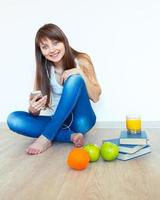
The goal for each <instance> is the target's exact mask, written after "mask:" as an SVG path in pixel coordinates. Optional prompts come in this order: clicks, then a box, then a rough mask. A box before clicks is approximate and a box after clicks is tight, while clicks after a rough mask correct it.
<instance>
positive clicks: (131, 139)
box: [119, 130, 149, 145]
mask: <svg viewBox="0 0 160 200" xmlns="http://www.w3.org/2000/svg"><path fill="white" fill-rule="evenodd" d="M148 141H149V139H148V135H147V133H146V132H145V131H141V132H140V133H137V134H134V133H128V131H127V130H124V131H121V133H120V140H119V143H120V144H130V145H147V144H148Z"/></svg>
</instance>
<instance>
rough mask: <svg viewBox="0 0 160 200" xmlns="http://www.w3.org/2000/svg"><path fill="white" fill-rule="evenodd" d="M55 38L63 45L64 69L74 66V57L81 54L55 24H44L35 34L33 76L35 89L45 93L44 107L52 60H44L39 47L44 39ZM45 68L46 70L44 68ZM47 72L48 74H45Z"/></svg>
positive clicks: (48, 93) (48, 100)
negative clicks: (34, 75)
mask: <svg viewBox="0 0 160 200" xmlns="http://www.w3.org/2000/svg"><path fill="white" fill-rule="evenodd" d="M47 38H48V39H50V40H57V41H59V42H63V44H64V47H65V54H64V56H63V60H62V62H63V66H64V67H65V68H64V70H67V69H72V68H75V67H76V63H75V58H76V57H77V56H78V55H80V54H83V53H81V52H78V51H76V50H74V49H73V48H71V47H70V45H69V42H68V39H67V37H66V36H65V34H64V32H63V31H62V30H61V29H60V28H59V27H58V26H57V25H55V24H45V25H44V26H42V27H41V28H40V29H39V30H38V31H37V34H36V37H35V57H36V77H35V88H36V90H41V91H42V94H43V95H47V97H48V98H47V103H46V107H50V106H49V103H50V100H51V99H50V92H51V86H50V80H49V78H48V75H49V77H50V76H51V66H52V65H53V63H52V62H50V61H49V60H46V58H45V57H44V56H43V55H42V53H41V49H40V43H41V42H43V40H45V39H47ZM46 68H47V70H46ZM47 72H48V74H47Z"/></svg>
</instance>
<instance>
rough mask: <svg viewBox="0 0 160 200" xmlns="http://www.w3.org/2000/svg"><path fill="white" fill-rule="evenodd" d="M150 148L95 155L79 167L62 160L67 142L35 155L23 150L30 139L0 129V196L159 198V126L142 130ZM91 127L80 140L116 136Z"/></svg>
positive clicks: (30, 199)
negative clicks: (120, 156)
mask: <svg viewBox="0 0 160 200" xmlns="http://www.w3.org/2000/svg"><path fill="white" fill-rule="evenodd" d="M147 131H148V133H149V136H150V143H151V147H152V152H151V153H150V154H147V155H145V156H142V157H139V158H137V159H133V160H130V161H120V160H115V161H113V162H105V161H103V160H102V159H100V160H99V161H98V162H96V163H91V164H89V166H88V168H87V169H85V170H82V171H75V170H72V169H70V168H69V167H68V166H67V165H66V159H67V155H68V153H69V151H70V150H71V148H72V147H73V145H72V144H66V143H63V144H62V143H55V144H54V145H53V147H51V148H50V149H48V150H47V151H46V152H44V153H42V154H39V155H38V156H29V155H27V154H25V149H26V147H27V146H28V145H29V144H31V143H32V141H33V140H34V139H32V138H28V137H24V136H21V135H17V134H15V133H13V132H11V131H9V130H6V129H0V199H1V200H11V199H12V200H75V199H76V200H119V199H120V200H152V199H153V200H159V199H160V189H159V187H160V145H159V141H160V129H147ZM119 133H120V129H93V130H91V131H90V132H89V133H88V134H87V135H86V140H85V141H86V143H95V144H97V145H101V142H102V139H107V138H113V137H116V136H119Z"/></svg>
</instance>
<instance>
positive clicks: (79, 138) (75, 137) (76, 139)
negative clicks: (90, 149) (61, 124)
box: [71, 133, 84, 147]
mask: <svg viewBox="0 0 160 200" xmlns="http://www.w3.org/2000/svg"><path fill="white" fill-rule="evenodd" d="M71 141H72V142H73V143H74V145H75V147H82V146H83V144H84V136H83V134H82V133H73V134H72V135H71Z"/></svg>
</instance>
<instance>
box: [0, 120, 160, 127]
mask: <svg viewBox="0 0 160 200" xmlns="http://www.w3.org/2000/svg"><path fill="white" fill-rule="evenodd" d="M0 128H1V129H6V128H8V126H7V124H6V123H5V122H0ZM94 128H120V129H121V128H125V122H122V121H116V122H113V121H97V122H96V124H95V126H94ZM142 128H160V121H144V122H142Z"/></svg>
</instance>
